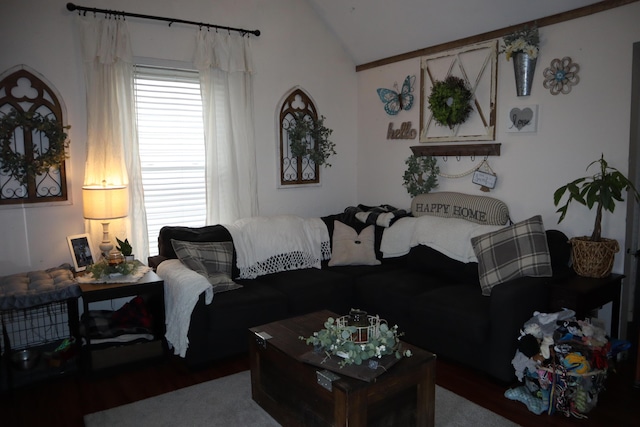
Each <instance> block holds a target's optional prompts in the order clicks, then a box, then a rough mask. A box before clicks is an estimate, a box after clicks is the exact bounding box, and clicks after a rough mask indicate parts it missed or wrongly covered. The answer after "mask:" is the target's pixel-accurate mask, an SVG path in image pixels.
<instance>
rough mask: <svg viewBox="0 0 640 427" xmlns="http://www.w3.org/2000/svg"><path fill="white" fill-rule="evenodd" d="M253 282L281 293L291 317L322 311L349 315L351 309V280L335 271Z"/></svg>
mask: <svg viewBox="0 0 640 427" xmlns="http://www.w3.org/2000/svg"><path fill="white" fill-rule="evenodd" d="M253 281H255V282H258V283H261V284H264V285H267V286H269V287H271V288H272V289H274V290H275V291H277V292H280V294H281V295H283V296H284V298H285V299H286V301H287V309H288V312H289V313H290V315H291V316H294V315H297V314H305V313H311V312H314V311H318V310H322V309H329V310H331V311H334V312H336V313H348V312H349V309H350V308H351V301H352V297H353V280H352V278H351V277H349V276H347V275H344V274H340V273H338V272H336V271H332V270H326V269H317V268H306V269H302V270H290V271H282V272H278V273H273V274H267V275H264V276H260V277H258V278H256V279H253ZM240 283H245V281H242V282H240Z"/></svg>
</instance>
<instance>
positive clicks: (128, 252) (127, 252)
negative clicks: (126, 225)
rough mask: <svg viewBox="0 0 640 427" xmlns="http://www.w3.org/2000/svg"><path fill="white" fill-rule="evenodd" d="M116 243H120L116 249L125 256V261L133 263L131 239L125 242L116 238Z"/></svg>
mask: <svg viewBox="0 0 640 427" xmlns="http://www.w3.org/2000/svg"><path fill="white" fill-rule="evenodd" d="M116 242H118V246H117V247H116V249H117V250H119V251H120V252H121V253H122V255H124V259H125V260H126V261H133V258H134V256H133V247H132V246H131V244H130V243H129V239H126V238H125V239H124V241H122V240H120V239H118V238H117V237H116Z"/></svg>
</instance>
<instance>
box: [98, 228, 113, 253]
mask: <svg viewBox="0 0 640 427" xmlns="http://www.w3.org/2000/svg"><path fill="white" fill-rule="evenodd" d="M99 248H100V252H102V257H103V258H106V257H107V255H109V252H111V250H112V249H113V243H111V239H109V223H108V222H103V223H102V242H100V246H99Z"/></svg>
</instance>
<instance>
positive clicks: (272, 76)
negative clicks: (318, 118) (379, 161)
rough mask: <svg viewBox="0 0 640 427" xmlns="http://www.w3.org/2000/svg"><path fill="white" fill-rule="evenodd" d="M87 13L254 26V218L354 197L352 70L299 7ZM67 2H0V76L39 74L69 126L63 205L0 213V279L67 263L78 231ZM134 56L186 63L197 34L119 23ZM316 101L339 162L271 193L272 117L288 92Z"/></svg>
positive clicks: (81, 120)
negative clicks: (303, 183)
mask: <svg viewBox="0 0 640 427" xmlns="http://www.w3.org/2000/svg"><path fill="white" fill-rule="evenodd" d="M78 4H80V5H82V6H87V7H96V8H105V9H113V10H126V11H128V12H134V13H142V14H149V15H156V16H166V17H175V18H180V19H185V20H192V21H197V22H208V23H214V24H219V25H225V26H231V27H241V28H247V29H252V30H253V29H259V30H260V31H261V32H262V35H261V36H260V37H253V36H252V37H253V39H252V45H253V48H254V60H255V65H256V70H257V73H256V75H255V80H254V82H255V84H254V101H255V138H256V145H257V159H258V164H257V170H258V174H257V175H258V179H259V187H258V191H259V204H260V214H263V215H270V214H275V213H294V214H299V215H302V216H318V215H323V214H329V213H334V212H338V211H341V210H342V209H343V208H344V207H345V206H347V205H349V204H352V203H353V201H354V200H355V194H356V191H355V182H356V168H355V167H354V165H355V163H356V143H355V142H356V117H357V116H356V111H357V110H356V108H357V86H356V73H355V65H354V63H353V62H352V60H351V59H350V58H349V57H348V56H347V55H346V54H345V52H344V50H343V48H342V46H341V44H340V43H339V42H337V41H336V39H335V38H334V36H333V35H332V34H331V33H330V32H329V31H328V30H327V29H326V28H325V26H324V25H323V24H322V23H321V21H320V20H319V19H318V18H317V17H316V16H315V15H314V13H313V11H312V9H311V7H310V6H309V5H308V4H307V3H306V2H302V1H298V0H270V1H268V2H267V1H259V0H216V1H215V2H212V1H209V0H138V1H136V2H130V1H127V0H91V1H90V2H88V3H85V2H82V1H81V2H79V3H78ZM65 5H66V2H64V1H60V2H53V1H50V0H3V1H2V3H1V4H0V73H1V72H3V71H4V70H7V69H9V68H11V67H14V66H16V65H19V64H26V65H28V66H29V67H31V68H33V69H35V70H36V71H38V72H40V73H41V74H43V75H44V76H45V77H46V78H47V79H48V80H49V81H50V82H51V83H52V84H53V85H54V86H55V87H56V89H57V90H58V91H59V93H60V94H61V96H62V98H63V99H62V101H63V102H64V103H65V105H66V108H67V117H66V121H67V123H68V124H70V125H71V126H72V127H71V130H70V132H69V137H70V140H71V153H70V154H71V158H70V160H69V161H68V167H69V169H68V175H69V180H70V182H69V184H70V192H71V198H72V203H67V204H63V205H58V206H55V207H51V206H47V207H41V206H34V207H27V208H24V207H14V208H0V238H1V239H2V242H3V244H2V245H0V275H5V274H11V273H15V272H20V271H27V270H34V269H41V268H49V267H53V266H56V265H59V264H60V263H63V262H70V261H71V256H70V254H69V250H68V248H67V244H66V240H65V238H66V236H68V235H71V234H77V233H82V232H84V220H83V218H82V205H81V192H80V185H81V184H82V181H83V177H84V161H85V156H86V149H85V145H86V102H85V90H84V74H83V69H82V62H81V60H80V53H79V41H78V37H77V32H76V27H75V19H74V18H75V13H71V12H68V11H67V10H66V8H65ZM127 21H128V24H129V29H130V32H131V36H132V37H131V38H132V45H133V52H134V55H135V56H140V57H150V58H158V59H167V60H177V61H190V60H191V58H192V54H193V49H194V39H195V32H196V30H197V27H193V26H185V25H180V24H174V25H173V26H172V27H171V28H169V27H168V26H167V23H163V22H158V21H147V20H140V19H135V18H127ZM297 85H299V86H301V87H303V88H304V89H305V90H306V91H307V92H308V93H310V94H311V96H312V97H313V98H314V100H315V101H316V106H317V107H318V109H319V112H320V113H321V114H323V115H325V116H326V117H327V121H326V124H327V125H328V126H329V127H331V128H332V129H333V130H334V133H333V139H334V141H335V142H336V151H337V152H338V155H337V156H336V157H334V158H332V159H331V161H330V162H331V163H332V165H333V166H332V167H331V168H329V169H323V170H321V181H322V185H321V186H317V187H307V188H302V189H278V188H277V176H278V170H277V151H276V148H277V143H276V128H275V116H276V109H277V108H278V105H277V104H278V102H279V101H280V99H281V98H282V96H283V95H284V94H285V93H286V92H287V91H289V90H290V89H291V88H292V87H294V86H297Z"/></svg>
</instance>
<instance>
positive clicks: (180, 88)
mask: <svg viewBox="0 0 640 427" xmlns="http://www.w3.org/2000/svg"><path fill="white" fill-rule="evenodd" d="M135 100H136V119H137V127H138V140H139V155H140V162H141V167H142V185H143V188H144V197H145V209H146V211H147V229H148V230H147V231H148V236H149V242H150V248H149V253H150V255H157V253H158V248H157V245H156V242H157V240H158V234H159V232H160V228H162V227H163V226H165V225H183V226H190V227H202V226H203V225H204V224H205V218H206V200H205V194H206V186H205V171H204V156H205V152H204V125H203V116H202V101H201V97H200V82H199V80H198V73H197V72H195V71H189V70H178V69H168V68H159V67H148V66H141V65H137V66H136V68H135Z"/></svg>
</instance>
